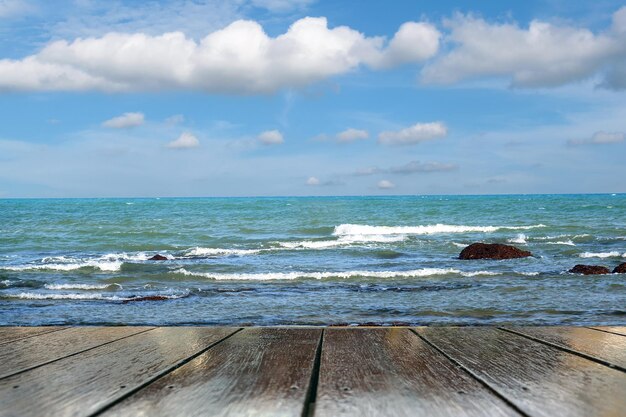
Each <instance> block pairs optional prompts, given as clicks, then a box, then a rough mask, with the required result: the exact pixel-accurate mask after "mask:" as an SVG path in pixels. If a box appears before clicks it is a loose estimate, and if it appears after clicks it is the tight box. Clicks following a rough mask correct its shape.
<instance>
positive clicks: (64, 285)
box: [44, 284, 122, 290]
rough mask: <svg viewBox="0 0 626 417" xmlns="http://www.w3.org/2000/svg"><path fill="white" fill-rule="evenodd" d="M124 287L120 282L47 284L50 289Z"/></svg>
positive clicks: (46, 286)
mask: <svg viewBox="0 0 626 417" xmlns="http://www.w3.org/2000/svg"><path fill="white" fill-rule="evenodd" d="M111 287H117V288H119V289H121V288H122V286H121V285H120V284H46V285H44V288H46V289H48V290H106V289H107V288H111Z"/></svg>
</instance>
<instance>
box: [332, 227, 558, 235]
mask: <svg viewBox="0 0 626 417" xmlns="http://www.w3.org/2000/svg"><path fill="white" fill-rule="evenodd" d="M538 227H546V225H544V224H536V225H531V226H465V225H449V224H434V225H425V226H370V225H362V224H341V225H339V226H337V227H335V230H334V231H333V235H335V236H354V235H431V234H437V233H470V232H481V233H493V232H497V231H498V230H528V229H534V228H538Z"/></svg>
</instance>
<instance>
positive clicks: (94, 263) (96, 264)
mask: <svg viewBox="0 0 626 417" xmlns="http://www.w3.org/2000/svg"><path fill="white" fill-rule="evenodd" d="M81 268H95V269H99V270H101V271H104V272H115V271H119V270H120V269H121V268H122V262H121V261H99V260H97V259H94V260H89V261H84V262H76V261H75V262H73V263H66V264H61V263H58V264H54V263H44V264H27V265H18V266H3V267H1V268H0V269H5V270H9V271H33V270H50V271H75V270H77V269H81Z"/></svg>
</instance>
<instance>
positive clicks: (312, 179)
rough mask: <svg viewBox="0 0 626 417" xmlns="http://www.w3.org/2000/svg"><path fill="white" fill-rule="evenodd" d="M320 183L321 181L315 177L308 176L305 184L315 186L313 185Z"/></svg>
mask: <svg viewBox="0 0 626 417" xmlns="http://www.w3.org/2000/svg"><path fill="white" fill-rule="evenodd" d="M320 184H321V181H320V180H319V178H317V177H309V178H308V179H307V180H306V185H313V186H315V185H320Z"/></svg>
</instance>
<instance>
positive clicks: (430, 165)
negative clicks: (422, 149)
mask: <svg viewBox="0 0 626 417" xmlns="http://www.w3.org/2000/svg"><path fill="white" fill-rule="evenodd" d="M458 168H459V166H458V165H456V164H447V163H443V162H419V161H411V162H409V163H407V164H404V165H401V166H396V167H391V168H389V172H391V173H393V174H405V175H408V174H416V173H429V172H446V171H454V170H456V169H458Z"/></svg>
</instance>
